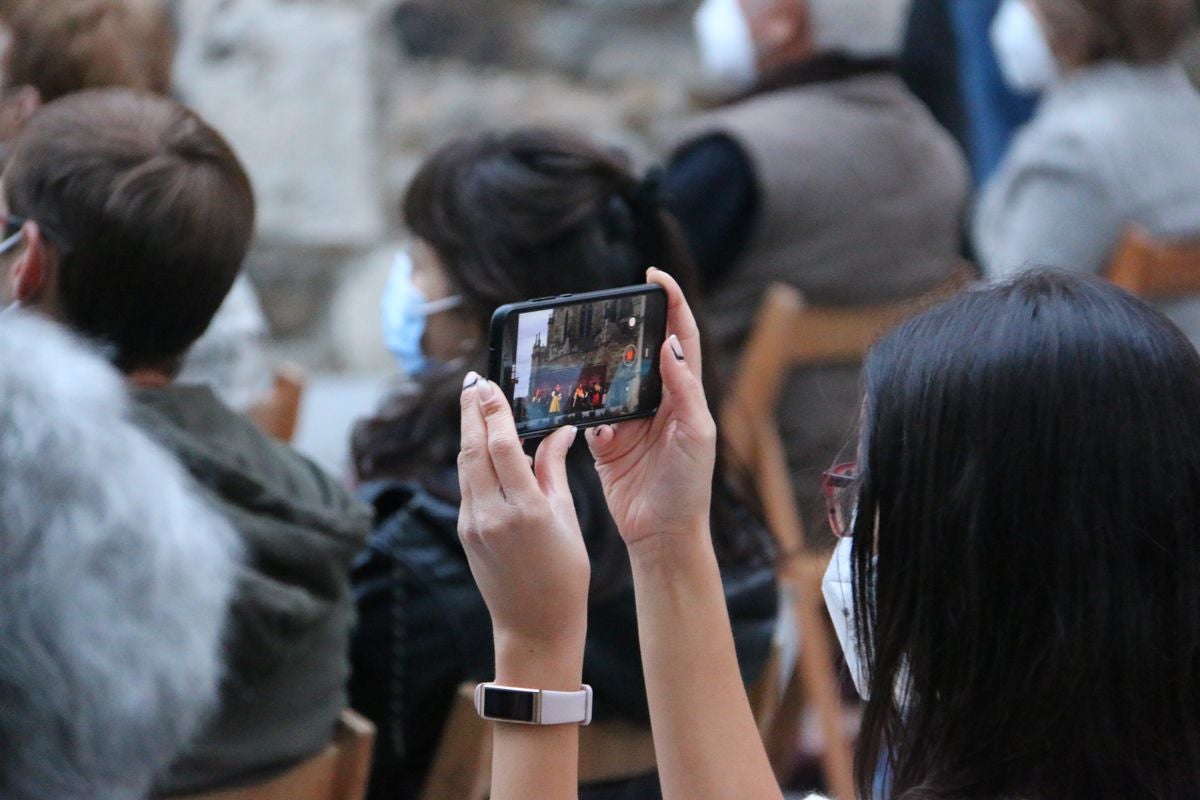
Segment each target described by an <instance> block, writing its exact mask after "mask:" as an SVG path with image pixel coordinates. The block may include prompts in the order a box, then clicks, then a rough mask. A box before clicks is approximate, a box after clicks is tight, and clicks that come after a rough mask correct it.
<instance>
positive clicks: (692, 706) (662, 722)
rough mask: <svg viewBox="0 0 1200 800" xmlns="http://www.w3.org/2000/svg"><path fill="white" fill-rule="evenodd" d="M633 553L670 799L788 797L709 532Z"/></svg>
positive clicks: (661, 540)
mask: <svg viewBox="0 0 1200 800" xmlns="http://www.w3.org/2000/svg"><path fill="white" fill-rule="evenodd" d="M630 561H631V564H632V567H633V583H634V591H635V593H636V597H637V611H638V633H639V638H640V639H641V648H642V663H643V666H644V669H645V673H646V695H647V698H648V700H649V704H650V719H651V724H652V727H653V730H654V744H655V751H656V753H657V757H658V770H659V776H660V779H661V781H662V788H663V796H664V798H666V799H667V800H672V799H673V798H688V800H693V799H695V798H701V799H703V798H722V800H724V799H725V798H754V800H759V798H775V797H779V796H780V792H779V786H778V784H777V783H776V781H775V777H774V775H773V773H772V772H771V767H770V764H769V762H768V761H767V757H766V752H765V750H764V749H763V746H762V740H761V739H760V737H759V734H758V728H757V726H756V725H755V722H754V716H753V714H752V713H751V710H750V703H749V701H748V700H747V698H746V691H745V687H744V686H743V685H742V679H741V673H740V671H739V670H738V663H737V654H736V652H735V650H734V646H733V632H732V629H731V628H730V624H729V613H728V611H727V609H726V607H725V594H724V590H723V589H722V585H721V575H720V572H719V570H718V568H717V561H716V556H715V555H714V553H713V549H712V543H711V540H710V538H709V535H708V531H707V530H705V531H703V532H702V533H698V534H697V535H696V536H694V537H688V538H687V540H682V541H678V542H671V541H669V540H666V539H665V537H653V539H652V540H650V541H648V542H647V543H646V545H638V546H635V547H631V548H630Z"/></svg>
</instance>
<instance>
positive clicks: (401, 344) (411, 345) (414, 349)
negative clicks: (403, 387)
mask: <svg viewBox="0 0 1200 800" xmlns="http://www.w3.org/2000/svg"><path fill="white" fill-rule="evenodd" d="M461 305H462V297H460V296H458V295H453V296H451V297H446V298H443V299H441V300H434V301H432V302H430V301H429V299H428V298H427V297H425V294H424V293H423V292H422V291H421V290H420V289H418V288H417V287H416V285H415V284H414V283H413V260H412V254H411V253H409V252H408V250H401V251H400V252H399V253H397V254H396V261H395V263H394V264H393V265H392V273H391V275H390V276H389V277H388V282H387V286H386V287H385V288H384V290H383V303H382V311H383V340H384V342H385V343H386V344H387V348H388V350H389V351H391V353H392V355H393V356H395V357H396V360H397V361H399V362H400V366H401V367H402V368H403V369H404V371H405V372H406V373H408V374H409V375H420V374H421V373H423V372H425V371H426V370H427V369H429V366H430V361H429V359H428V358H426V356H425V352H424V350H423V349H422V347H421V339H423V338H424V336H425V321H426V320H427V319H428V318H429V317H431V316H433V315H434V314H440V313H442V312H443V311H450V310H451V309H454V308H458V307H459V306H461Z"/></svg>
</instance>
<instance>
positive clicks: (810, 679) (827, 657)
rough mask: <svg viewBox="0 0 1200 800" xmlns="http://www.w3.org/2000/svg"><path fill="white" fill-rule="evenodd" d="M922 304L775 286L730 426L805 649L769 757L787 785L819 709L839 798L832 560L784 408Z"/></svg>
mask: <svg viewBox="0 0 1200 800" xmlns="http://www.w3.org/2000/svg"><path fill="white" fill-rule="evenodd" d="M966 279H967V273H966V271H965V270H963V271H961V272H960V273H959V274H957V275H955V277H954V278H953V279H952V280H951V281H950V282H948V283H947V285H946V286H945V287H943V288H942V289H940V290H939V291H938V292H936V293H935V295H936V296H942V295H946V294H949V293H952V292H953V291H957V290H958V289H959V288H960V287H961V286H962V285H964V284H965V283H966ZM919 307H920V304H919V303H911V302H910V303H898V304H894V305H883V306H873V307H866V308H855V309H835V308H819V307H813V306H810V305H808V304H807V303H806V302H805V300H804V298H803V296H802V295H801V294H800V292H799V291H797V290H796V289H795V288H793V287H791V286H788V285H784V284H776V285H774V286H772V287H771V288H770V290H769V291H768V292H767V294H766V297H765V299H764V301H763V304H762V306H761V308H760V310H759V313H758V317H757V320H756V323H755V326H754V329H753V331H752V333H751V335H750V338H749V341H748V342H747V344H746V346H745V348H744V350H743V354H742V358H741V362H740V364H739V366H738V371H737V373H736V376H735V380H734V383H733V391H732V392H731V393H730V396H729V397H728V398H727V400H726V404H725V410H724V413H723V414H722V419H721V430H722V435H723V437H724V440H725V443H726V447H727V448H728V449H729V451H730V453H731V455H732V457H733V458H734V459H736V461H737V463H740V464H742V465H744V466H745V467H746V468H747V469H748V471H749V474H750V477H751V478H752V479H753V481H754V484H755V486H756V487H757V489H758V491H759V493H760V496H761V499H762V503H763V509H764V512H765V514H766V517H767V525H768V527H769V528H770V529H771V532H772V534H773V535H774V537H775V540H776V544H777V546H778V548H779V551H780V553H781V561H780V569H779V572H780V575H779V578H780V581H781V582H782V583H784V584H785V585H786V587H787V588H788V590H789V594H790V596H791V598H792V600H793V604H794V608H793V611H794V616H795V620H796V626H797V629H798V630H797V637H798V639H799V642H800V650H799V653H798V663H797V669H796V670H795V672H794V674H793V677H792V679H791V680H790V681H789V682H788V684H787V686H786V688H785V689H784V692H783V696H782V698H781V699H780V706H779V709H778V711H777V712H776V714H775V716H774V718H773V719H772V720H771V722H770V724H769V725H768V726H767V728H766V729H765V730H764V740H765V743H766V745H767V751H768V754H769V755H770V757H771V763H772V766H773V767H774V768H775V771H776V774H777V775H778V776H779V777H780V778H781V779H783V778H784V777H786V772H787V771H788V770H789V769H790V768H791V767H792V762H793V758H794V755H795V752H794V751H795V745H796V742H797V740H798V738H799V730H800V723H801V716H802V713H803V711H804V708H805V707H806V706H807V707H808V708H810V709H812V710H813V711H814V712H815V714H816V717H817V720H818V724H819V727H820V731H821V737H822V740H823V743H824V752H823V753H822V754H821V762H822V768H823V772H824V774H825V780H826V784H827V787H828V790H829V792H830V793H832V795H833V796H834V797H837V798H840V800H853V798H854V783H853V765H852V759H851V755H850V746H849V742H848V741H847V737H846V736H845V733H844V727H845V723H844V717H843V713H842V704H841V697H840V685H839V682H838V677H837V674H836V672H835V668H834V654H835V653H836V652H837V646H836V644H834V643H833V642H832V641H831V639H832V637H831V636H830V635H829V632H830V628H829V625H828V622H827V620H826V613H827V612H826V611H825V606H824V600H823V598H822V595H821V578H822V576H823V574H824V571H825V567H826V565H827V562H828V555H827V554H815V553H811V552H809V551H808V550H807V549H806V547H805V537H804V524H803V522H802V521H801V517H800V512H799V509H798V507H797V505H796V499H795V495H794V492H793V489H792V483H791V471H790V470H789V468H788V463H787V457H786V454H785V451H784V446H783V441H782V439H781V437H780V433H779V426H778V423H777V421H776V419H775V409H776V408H777V407H778V404H779V399H780V394H781V392H782V391H783V385H784V382H785V380H786V379H787V377H788V375H789V374H790V373H791V372H792V371H793V370H795V369H799V368H801V367H812V366H818V365H828V364H845V363H857V362H860V361H861V360H862V358H863V356H864V355H865V353H866V351H867V349H868V348H869V347H870V346H871V344H872V343H873V342H874V341H875V339H876V338H877V337H878V335H879V334H880V333H881V332H883V331H885V330H886V329H888V328H890V327H892V326H893V325H895V324H897V323H898V322H900V321H901V320H902V319H904V318H905V317H906V316H908V315H910V314H912V313H913V312H914V311H916V310H917V309H918V308H919ZM764 410H766V413H764Z"/></svg>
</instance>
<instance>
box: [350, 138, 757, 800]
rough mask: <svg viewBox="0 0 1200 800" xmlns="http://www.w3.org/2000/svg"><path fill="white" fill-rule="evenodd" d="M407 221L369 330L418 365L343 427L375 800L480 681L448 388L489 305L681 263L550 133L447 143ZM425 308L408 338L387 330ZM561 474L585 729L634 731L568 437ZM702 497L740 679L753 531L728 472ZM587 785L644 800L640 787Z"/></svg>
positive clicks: (632, 208) (753, 630) (605, 572)
mask: <svg viewBox="0 0 1200 800" xmlns="http://www.w3.org/2000/svg"><path fill="white" fill-rule="evenodd" d="M404 217H405V222H406V223H407V226H408V228H409V229H410V231H411V232H412V233H413V235H414V236H415V237H416V238H417V244H416V245H415V246H414V247H412V248H411V249H410V251H409V255H408V257H409V258H410V259H411V263H412V268H411V270H408V269H403V270H401V271H400V274H398V275H394V276H393V280H394V281H397V280H398V281H401V282H402V285H401V286H400V287H399V289H398V290H396V291H389V298H390V300H385V305H387V303H389V302H391V303H392V304H393V305H400V306H410V305H414V303H413V300H412V297H413V295H414V294H415V295H416V297H417V302H416V303H415V307H413V308H409V309H408V310H407V311H405V310H404V309H397V308H387V307H385V319H386V318H388V317H389V315H395V316H396V318H397V320H399V321H397V322H395V324H394V325H392V324H391V323H389V324H388V326H389V329H393V328H394V329H393V330H392V335H390V336H389V341H392V342H393V343H394V345H395V346H394V347H393V349H394V350H396V351H397V352H398V354H400V355H405V356H407V357H406V359H405V360H406V361H407V362H409V364H410V365H411V364H412V363H414V362H415V363H417V364H418V365H420V366H421V369H420V371H419V372H418V374H417V375H416V376H415V381H414V382H413V385H412V386H411V387H410V388H409V389H408V390H406V391H403V392H401V393H398V394H396V395H395V396H394V397H392V398H391V399H390V400H389V401H388V402H387V404H386V406H385V408H384V409H383V410H382V411H381V413H380V414H379V416H377V417H376V418H374V419H371V420H368V421H366V422H364V423H362V424H361V425H360V426H359V428H358V429H357V431H356V433H355V437H354V448H353V449H354V456H355V466H356V471H357V475H358V478H359V480H360V481H362V482H363V490H364V492H365V493H366V495H367V497H368V498H369V499H371V500H372V502H373V503H374V505H375V509H376V512H377V520H378V525H377V528H376V532H375V535H374V537H373V539H372V541H371V546H370V549H369V550H368V551H367V553H365V554H364V556H363V557H362V558H361V559H360V561H359V563H358V565H357V568H356V571H355V574H354V579H355V581H356V585H357V587H358V607H359V615H360V624H359V630H358V634H357V638H356V640H355V645H354V652H353V662H354V668H355V671H354V678H353V681H352V684H351V692H352V700H353V703H354V706H355V708H358V709H360V710H362V711H364V712H365V713H367V714H368V715H369V716H370V717H372V718H373V719H374V720H375V722H376V723H377V725H378V727H379V732H380V739H379V742H378V745H377V748H376V763H375V769H374V773H373V777H372V783H371V797H372V798H385V797H386V798H388V799H389V800H394V798H402V797H413V796H415V794H416V793H417V792H418V790H419V788H420V786H421V784H422V781H423V779H424V777H425V774H426V771H427V769H428V766H429V763H430V759H431V757H432V754H433V752H434V749H435V747H436V745H437V743H438V739H439V736H440V734H441V731H442V727H443V723H444V722H445V719H446V714H447V711H448V708H449V705H450V702H451V700H452V698H453V696H454V692H455V689H456V687H457V686H458V685H459V684H460V683H462V682H463V681H468V680H472V681H474V680H490V679H491V678H492V677H493V675H494V673H493V668H494V667H493V660H492V632H491V629H490V627H489V624H488V615H487V609H486V607H485V606H484V603H483V599H482V597H481V595H480V594H479V591H478V589H477V588H476V587H475V584H474V582H473V581H472V579H471V575H470V573H469V571H468V569H467V562H466V557H465V555H464V553H463V550H462V547H461V544H460V543H459V540H458V536H457V533H456V525H457V522H458V507H459V503H460V502H461V497H460V494H459V475H458V470H457V463H456V457H457V454H458V445H459V430H460V428H459V411H458V402H457V397H458V395H459V393H460V391H461V385H462V373H463V371H464V370H466V369H475V370H477V371H481V372H482V371H484V370H485V367H486V352H487V341H486V337H487V328H488V322H489V318H490V315H491V313H492V311H493V310H494V309H495V308H496V307H497V306H500V305H502V304H505V303H510V302H515V301H520V300H526V299H529V298H531V297H536V296H544V295H548V294H563V293H567V292H572V293H580V292H585V291H591V290H597V289H605V288H615V287H618V286H624V285H628V284H633V283H640V282H642V281H643V279H644V277H643V273H644V270H645V268H646V266H647V265H650V264H660V265H664V266H665V265H671V267H672V268H673V269H674V270H676V271H677V272H679V273H680V274H681V275H684V276H686V275H688V274H689V272H690V265H689V264H688V263H687V262H686V256H684V255H682V252H683V251H681V250H680V248H679V246H678V244H677V239H676V237H675V235H674V231H673V230H672V223H671V220H670V218H669V217H668V216H667V215H666V214H665V213H664V212H663V211H662V210H661V209H660V208H659V207H658V205H657V203H656V201H655V197H654V192H653V187H652V186H649V185H647V184H646V183H644V182H642V181H639V180H638V179H637V178H636V177H635V176H634V175H633V174H631V172H630V171H629V168H628V167H627V166H626V164H625V162H624V161H623V160H622V159H621V158H620V157H619V156H617V155H614V154H612V153H610V152H608V151H605V150H601V149H599V148H597V147H595V146H593V145H591V144H590V143H588V142H586V141H584V140H582V139H579V138H576V137H573V136H568V135H565V134H560V133H554V132H549V131H542V130H525V131H519V132H515V133H512V134H509V135H485V136H481V137H477V138H472V139H466V140H462V141H458V142H455V143H453V144H450V145H448V146H447V147H445V148H443V149H442V150H440V151H439V152H437V153H436V154H435V155H433V156H432V157H431V158H430V159H429V160H428V161H427V162H426V164H425V165H424V167H423V168H422V169H421V170H420V172H419V173H418V174H417V176H416V177H415V178H414V180H413V182H412V184H411V186H410V188H409V190H408V193H407V196H406V199H405V204H404ZM405 280H407V281H409V282H410V283H411V286H408V285H407V284H403V281H405ZM413 289H415V290H416V292H413V291H412V290H413ZM431 310H432V313H430V311H431ZM422 313H423V314H424V318H423V333H422V334H420V335H419V336H417V335H416V334H415V333H414V331H415V330H416V329H415V328H413V327H412V326H411V325H407V326H406V325H405V324H404V320H409V321H410V322H411V319H412V317H413V315H414V314H422ZM418 327H420V326H418ZM414 337H415V338H416V339H417V341H415V342H414ZM413 350H417V351H418V352H416V353H413V352H412V351H413ZM569 391H570V388H569V387H568V388H567V390H566V392H569ZM566 392H565V391H564V389H563V387H561V386H555V387H554V390H553V391H552V392H551V393H550V394H549V397H548V398H547V399H546V402H547V403H548V405H547V406H543V408H544V409H547V410H548V413H549V415H551V416H553V415H556V414H559V413H562V412H565V411H566V410H567V406H568V405H569V404H570V403H571V402H573V401H572V400H571V399H570V398H564V395H565V393H566ZM574 395H575V396H576V398H578V397H580V396H586V391H585V390H583V389H582V387H580V388H578V389H576V390H575V392H574ZM610 396H611V390H610ZM574 402H577V400H576V401H574ZM610 403H611V400H610ZM571 409H572V410H575V408H574V406H573V405H572V406H571ZM567 471H568V473H569V474H570V481H571V486H572V487H573V490H574V493H575V498H576V508H577V511H578V519H579V522H580V526H581V528H582V530H583V535H584V538H585V540H586V542H587V547H588V552H589V554H590V557H591V563H592V575H593V580H592V592H591V600H590V606H589V617H590V620H591V624H590V629H589V635H588V643H587V646H588V670H587V677H588V680H589V682H590V683H591V684H592V685H593V686H594V687H595V690H596V693H597V695H598V696H603V697H604V698H605V701H604V708H603V710H602V711H600V712H599V713H598V714H597V716H596V719H597V720H599V721H603V720H606V719H609V720H611V719H620V720H627V721H632V722H635V723H637V724H639V725H641V726H647V725H648V722H649V717H648V710H647V707H646V697H645V693H644V690H643V680H642V673H641V664H640V659H639V654H638V637H637V624H636V620H635V610H634V598H633V591H632V585H631V578H630V574H629V566H628V560H627V558H626V556H625V552H624V547H623V546H622V545H621V540H620V537H619V535H618V533H617V530H616V527H615V525H614V524H613V521H612V518H611V516H610V515H609V513H608V511H607V509H606V508H605V504H604V500H603V495H602V491H601V488H600V483H599V479H598V477H597V475H596V471H595V467H594V466H593V464H592V460H591V458H590V457H589V455H588V453H587V448H586V445H584V444H583V441H582V439H581V440H580V443H579V445H578V446H577V447H576V448H574V449H573V450H572V451H571V452H570V455H569V456H568V458H567ZM714 490H715V496H716V497H717V501H716V502H715V503H714V506H713V509H714V510H713V513H714V524H713V530H714V532H715V537H714V538H715V545H716V547H717V549H718V551H719V552H720V553H721V557H722V567H723V569H724V586H725V596H726V598H727V601H728V603H729V606H730V609H731V613H732V615H733V617H734V620H735V622H734V625H735V628H736V630H737V632H738V642H739V648H738V655H739V658H740V661H741V666H742V669H743V670H744V674H745V678H746V679H747V680H751V679H753V678H754V677H756V676H757V674H758V673H759V672H760V671H761V669H762V666H763V664H764V662H765V660H766V656H767V653H768V650H769V648H770V641H771V637H772V633H773V630H774V619H775V610H776V597H775V585H774V580H773V577H772V572H771V569H770V566H769V564H768V559H767V558H766V556H765V546H764V539H765V533H764V531H763V529H762V527H761V525H760V524H759V523H758V522H757V521H756V520H755V518H754V516H753V515H752V514H751V513H749V512H748V511H747V508H746V506H745V505H744V504H742V503H741V502H739V501H738V500H737V499H736V498H735V496H734V493H733V491H732V490H731V489H730V485H729V483H728V482H727V481H725V480H723V479H721V478H719V479H718V480H717V481H716V482H715V487H714ZM589 794H590V796H593V797H597V798H599V797H605V798H607V797H622V798H625V797H656V796H657V795H658V787H657V778H656V777H655V776H654V775H650V776H647V777H646V778H645V779H643V780H641V781H634V782H632V783H630V784H626V785H623V786H620V787H594V788H592V789H590V790H589V791H588V792H585V796H589Z"/></svg>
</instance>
